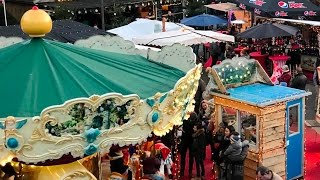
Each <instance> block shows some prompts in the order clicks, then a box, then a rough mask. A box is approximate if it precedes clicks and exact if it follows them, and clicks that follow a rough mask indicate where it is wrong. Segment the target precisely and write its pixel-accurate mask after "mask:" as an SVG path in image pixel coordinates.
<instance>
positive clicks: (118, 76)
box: [0, 38, 185, 117]
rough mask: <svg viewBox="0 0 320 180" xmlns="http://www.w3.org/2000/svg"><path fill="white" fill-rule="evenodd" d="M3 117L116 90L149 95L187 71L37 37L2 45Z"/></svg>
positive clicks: (171, 84)
mask: <svg viewBox="0 0 320 180" xmlns="http://www.w3.org/2000/svg"><path fill="white" fill-rule="evenodd" d="M0 69H1V71H0V77H1V79H0V84H2V85H3V86H2V88H0V94H1V96H2V98H1V101H2V103H3V104H5V106H3V107H2V108H1V110H0V114H1V116H2V117H5V116H9V115H12V114H14V115H15V116H20V117H31V116H34V115H38V114H40V112H41V111H42V110H43V109H44V108H46V107H48V106H52V105H58V104H62V103H64V102H65V101H67V100H69V99H72V98H78V97H89V96H92V95H94V94H98V95H100V94H105V93H108V92H118V93H122V94H124V95H126V94H138V95H139V96H140V97H141V98H148V97H151V96H153V95H154V94H155V93H157V92H167V91H169V90H171V89H172V88H173V87H174V85H175V83H176V82H177V81H178V80H179V79H180V78H181V77H183V76H184V75H185V73H184V72H182V71H180V70H177V69H175V68H172V67H169V66H166V65H162V64H158V63H154V62H150V61H148V60H147V59H145V58H143V57H141V56H138V55H124V54H116V53H110V52H105V51H98V50H93V49H87V48H81V47H76V46H73V45H69V44H64V43H60V42H54V41H50V40H44V39H41V38H34V39H32V40H28V41H25V42H22V43H18V44H15V45H12V46H9V47H7V48H3V49H0Z"/></svg>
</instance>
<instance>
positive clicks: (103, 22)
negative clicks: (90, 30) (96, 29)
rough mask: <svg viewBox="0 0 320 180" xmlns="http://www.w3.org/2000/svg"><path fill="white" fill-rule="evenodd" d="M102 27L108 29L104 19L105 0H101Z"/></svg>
mask: <svg viewBox="0 0 320 180" xmlns="http://www.w3.org/2000/svg"><path fill="white" fill-rule="evenodd" d="M100 11H101V29H102V30H103V31H106V25H105V20H104V0H101V10H100Z"/></svg>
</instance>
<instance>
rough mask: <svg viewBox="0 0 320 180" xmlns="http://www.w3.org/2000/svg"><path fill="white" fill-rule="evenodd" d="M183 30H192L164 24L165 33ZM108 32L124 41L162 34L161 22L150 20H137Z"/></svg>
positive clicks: (167, 23)
mask: <svg viewBox="0 0 320 180" xmlns="http://www.w3.org/2000/svg"><path fill="white" fill-rule="evenodd" d="M183 28H184V29H193V28H191V27H188V26H185V25H183V24H176V23H172V22H166V23H165V29H166V31H177V30H180V29H183ZM108 32H110V33H113V34H117V35H118V36H120V37H122V38H123V39H125V40H129V41H132V38H135V37H138V36H142V35H149V34H154V33H159V32H162V22H161V21H157V20H150V19H137V20H136V21H134V22H132V23H130V24H128V25H125V26H121V27H118V28H115V29H111V30H108Z"/></svg>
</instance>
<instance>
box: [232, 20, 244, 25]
mask: <svg viewBox="0 0 320 180" xmlns="http://www.w3.org/2000/svg"><path fill="white" fill-rule="evenodd" d="M244 23H246V22H245V21H243V20H234V21H231V24H244Z"/></svg>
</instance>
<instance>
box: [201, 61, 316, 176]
mask: <svg viewBox="0 0 320 180" xmlns="http://www.w3.org/2000/svg"><path fill="white" fill-rule="evenodd" d="M209 77H210V81H209V83H208V86H207V91H206V94H207V97H210V98H213V99H214V104H215V124H220V123H224V124H225V125H232V126H234V128H235V129H236V131H237V132H239V133H240V134H241V136H242V138H243V139H246V140H248V141H249V142H250V143H249V144H250V148H249V153H248V155H247V157H246V160H245V162H244V179H248V180H250V179H256V169H257V167H258V166H260V165H264V166H267V167H269V168H270V169H271V170H272V171H273V172H275V173H277V174H279V175H281V176H282V177H283V178H284V179H293V178H297V177H301V176H303V175H304V160H303V158H304V110H305V97H306V96H308V95H310V94H311V93H309V92H306V91H302V90H297V89H292V88H288V87H284V86H278V85H273V83H272V82H271V80H270V79H269V77H268V76H267V75H266V73H265V71H264V70H263V68H262V67H261V66H260V64H259V63H258V62H257V61H255V60H247V59H245V58H238V59H233V60H225V61H223V62H222V64H219V65H216V66H213V68H212V69H210V73H209Z"/></svg>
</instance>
